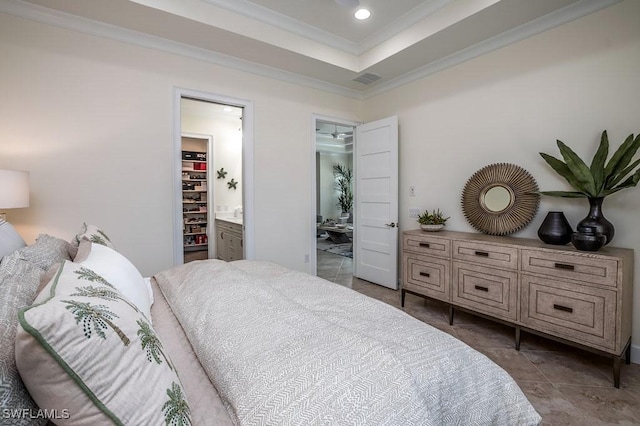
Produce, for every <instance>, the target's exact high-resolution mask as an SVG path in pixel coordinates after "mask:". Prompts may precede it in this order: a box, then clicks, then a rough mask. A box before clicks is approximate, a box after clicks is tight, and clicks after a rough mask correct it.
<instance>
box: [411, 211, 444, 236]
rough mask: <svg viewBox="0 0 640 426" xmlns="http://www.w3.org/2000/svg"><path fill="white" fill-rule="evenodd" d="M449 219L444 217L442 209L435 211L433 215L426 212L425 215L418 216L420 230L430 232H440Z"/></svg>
mask: <svg viewBox="0 0 640 426" xmlns="http://www.w3.org/2000/svg"><path fill="white" fill-rule="evenodd" d="M449 219H450V218H449V217H444V213H442V212H441V211H440V209H437V210H433V211H432V212H431V213H429V211H428V210H425V211H424V213H421V214H419V215H418V223H419V224H420V228H421V229H422V230H423V231H428V232H433V231H440V230H441V229H442V228H444V225H445V223H446V222H447V220H449Z"/></svg>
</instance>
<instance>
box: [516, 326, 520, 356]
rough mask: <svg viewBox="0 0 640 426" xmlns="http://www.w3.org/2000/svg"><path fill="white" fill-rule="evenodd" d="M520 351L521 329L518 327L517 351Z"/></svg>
mask: <svg viewBox="0 0 640 426" xmlns="http://www.w3.org/2000/svg"><path fill="white" fill-rule="evenodd" d="M519 350H520V327H516V351H519Z"/></svg>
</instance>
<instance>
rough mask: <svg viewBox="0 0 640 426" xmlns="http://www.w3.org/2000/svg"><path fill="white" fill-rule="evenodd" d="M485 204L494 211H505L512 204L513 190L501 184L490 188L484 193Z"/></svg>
mask: <svg viewBox="0 0 640 426" xmlns="http://www.w3.org/2000/svg"><path fill="white" fill-rule="evenodd" d="M484 205H485V207H486V208H487V210H489V211H491V212H494V213H498V212H501V211H504V210H505V209H506V208H507V207H509V206H510V205H511V191H509V190H508V189H507V188H505V187H504V186H500V185H496V186H494V187H492V188H490V189H489V190H488V191H487V192H486V193H485V194H484Z"/></svg>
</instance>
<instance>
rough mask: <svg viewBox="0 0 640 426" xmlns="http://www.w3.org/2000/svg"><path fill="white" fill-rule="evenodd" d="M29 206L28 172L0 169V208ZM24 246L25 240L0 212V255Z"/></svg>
mask: <svg viewBox="0 0 640 426" xmlns="http://www.w3.org/2000/svg"><path fill="white" fill-rule="evenodd" d="M23 207H29V172H24V171H18V170H2V169H0V209H19V208H23ZM24 246H25V242H24V240H23V239H22V237H20V235H19V234H18V233H17V232H16V231H15V229H14V228H13V226H11V224H10V223H9V222H7V221H6V215H5V213H0V257H3V256H5V255H6V254H9V253H11V252H13V251H14V250H17V249H19V248H21V247H24Z"/></svg>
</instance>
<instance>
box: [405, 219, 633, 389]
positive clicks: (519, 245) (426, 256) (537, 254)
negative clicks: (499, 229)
mask: <svg viewBox="0 0 640 426" xmlns="http://www.w3.org/2000/svg"><path fill="white" fill-rule="evenodd" d="M402 263H403V285H402V306H404V299H405V294H406V293H411V294H415V295H418V296H423V297H428V298H433V299H438V300H441V301H443V302H446V303H448V304H449V307H450V308H449V322H450V323H451V324H452V323H453V315H454V310H455V309H456V308H461V309H463V310H465V311H468V312H471V313H476V314H479V315H482V316H484V317H488V318H491V319H494V320H498V321H500V322H503V323H507V324H510V325H513V326H514V327H515V346H516V349H518V350H519V349H520V332H521V330H524V331H528V332H531V333H534V334H539V335H543V336H547V337H551V338H554V339H556V340H560V341H563V342H565V343H569V344H572V345H574V346H578V347H581V348H583V349H587V350H590V351H594V352H598V353H602V354H606V355H608V356H611V357H612V359H613V373H614V374H613V375H614V385H615V386H616V387H619V386H620V362H621V359H622V358H623V357H624V358H625V359H626V362H627V363H629V362H630V350H631V307H632V301H633V250H630V249H621V248H614V247H605V248H603V249H601V250H600V251H597V252H581V251H577V250H575V249H574V248H573V246H571V245H567V246H553V245H548V244H544V243H542V242H541V241H538V240H533V239H524V238H511V237H494V236H490V235H484V234H476V233H463V232H453V231H441V232H423V231H421V230H415V231H406V232H404V234H403V250H402Z"/></svg>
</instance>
